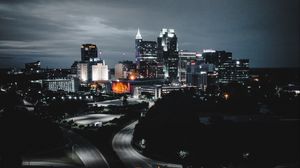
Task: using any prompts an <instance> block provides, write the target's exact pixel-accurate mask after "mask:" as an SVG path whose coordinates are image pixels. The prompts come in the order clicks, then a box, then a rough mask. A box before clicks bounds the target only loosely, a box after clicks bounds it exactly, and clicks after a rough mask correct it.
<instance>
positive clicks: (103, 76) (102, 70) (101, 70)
mask: <svg viewBox="0 0 300 168" xmlns="http://www.w3.org/2000/svg"><path fill="white" fill-rule="evenodd" d="M103 80H108V66H107V65H105V63H104V61H103V63H97V64H95V65H92V81H103Z"/></svg>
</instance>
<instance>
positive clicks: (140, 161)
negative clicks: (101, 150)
mask: <svg viewBox="0 0 300 168" xmlns="http://www.w3.org/2000/svg"><path fill="white" fill-rule="evenodd" d="M136 124H137V121H136V122H133V123H132V124H129V125H128V126H126V127H125V128H123V129H122V130H121V131H119V132H118V133H117V134H116V135H115V136H114V138H113V141H112V147H113V150H114V151H115V152H116V153H117V155H118V157H119V158H120V159H121V161H122V162H123V164H124V165H125V166H126V167H127V168H159V167H160V168H162V167H168V168H182V166H181V165H177V164H172V163H165V162H161V161H156V160H152V159H150V158H147V157H145V156H143V155H141V154H140V153H138V152H137V151H136V150H135V149H134V148H133V147H132V145H131V141H132V137H133V131H134V127H135V125H136Z"/></svg>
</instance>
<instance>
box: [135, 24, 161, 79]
mask: <svg viewBox="0 0 300 168" xmlns="http://www.w3.org/2000/svg"><path fill="white" fill-rule="evenodd" d="M135 49H136V64H137V70H138V73H139V77H140V78H157V42H156V41H143V39H142V36H141V34H140V30H139V29H138V32H137V34H136V37H135Z"/></svg>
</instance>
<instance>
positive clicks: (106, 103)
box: [88, 97, 141, 107]
mask: <svg viewBox="0 0 300 168" xmlns="http://www.w3.org/2000/svg"><path fill="white" fill-rule="evenodd" d="M140 102H141V101H140V99H138V98H132V97H128V98H127V103H128V104H138V103H140ZM88 104H90V105H93V106H98V107H100V106H103V107H107V106H109V105H113V106H123V100H121V99H114V100H106V101H101V102H93V103H88Z"/></svg>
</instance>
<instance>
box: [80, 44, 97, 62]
mask: <svg viewBox="0 0 300 168" xmlns="http://www.w3.org/2000/svg"><path fill="white" fill-rule="evenodd" d="M97 57H98V48H97V46H96V45H95V44H82V45H81V61H93V59H95V58H97Z"/></svg>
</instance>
